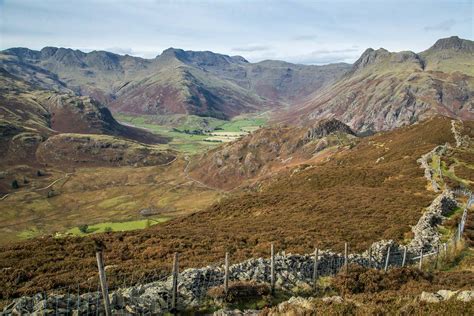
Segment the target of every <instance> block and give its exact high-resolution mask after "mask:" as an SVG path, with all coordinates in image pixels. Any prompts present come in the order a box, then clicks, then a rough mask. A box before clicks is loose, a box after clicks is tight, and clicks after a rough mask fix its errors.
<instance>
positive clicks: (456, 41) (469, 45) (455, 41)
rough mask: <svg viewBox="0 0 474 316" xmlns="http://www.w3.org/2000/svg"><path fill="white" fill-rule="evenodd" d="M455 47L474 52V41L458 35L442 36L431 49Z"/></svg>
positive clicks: (455, 48) (454, 48)
mask: <svg viewBox="0 0 474 316" xmlns="http://www.w3.org/2000/svg"><path fill="white" fill-rule="evenodd" d="M444 49H453V50H461V51H467V52H474V41H470V40H466V39H462V38H459V37H458V36H451V37H447V38H442V39H439V40H437V41H436V43H435V44H434V45H433V46H431V48H430V49H429V50H444Z"/></svg>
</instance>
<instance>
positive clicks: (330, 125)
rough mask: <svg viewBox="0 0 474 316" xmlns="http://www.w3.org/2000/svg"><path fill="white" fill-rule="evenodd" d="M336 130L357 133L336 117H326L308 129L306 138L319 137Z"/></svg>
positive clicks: (351, 133)
mask: <svg viewBox="0 0 474 316" xmlns="http://www.w3.org/2000/svg"><path fill="white" fill-rule="evenodd" d="M336 132H341V133H345V134H350V135H355V133H354V131H353V130H352V129H351V128H350V127H349V126H347V125H346V124H344V123H342V122H341V121H339V120H336V119H324V120H321V121H319V122H317V123H316V124H315V125H313V127H311V128H310V129H308V131H307V132H306V137H305V139H309V140H312V139H318V138H321V137H325V136H328V135H330V134H333V133H336Z"/></svg>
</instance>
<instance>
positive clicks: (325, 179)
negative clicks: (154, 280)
mask: <svg viewBox="0 0 474 316" xmlns="http://www.w3.org/2000/svg"><path fill="white" fill-rule="evenodd" d="M466 127H469V129H470V130H471V136H472V135H473V134H472V131H473V128H474V125H473V124H472V122H470V123H469V124H466ZM446 142H450V143H451V144H454V143H455V140H454V137H453V134H452V133H451V122H450V120H449V119H447V118H440V117H438V118H434V119H431V120H427V121H423V122H420V123H419V124H415V125H412V126H408V127H403V128H400V129H397V130H394V131H390V132H386V133H380V134H378V135H374V136H372V137H368V138H363V139H362V140H361V141H360V142H359V143H358V144H357V145H356V146H355V147H354V148H352V149H350V150H347V151H345V152H342V153H340V154H338V155H336V156H334V157H332V159H331V160H329V161H325V162H324V161H323V162H321V163H318V164H315V165H314V166H311V167H309V168H306V169H305V170H299V171H298V170H296V169H295V170H296V171H294V170H289V171H288V172H287V173H284V174H283V175H282V176H280V177H275V178H274V179H272V180H270V181H268V182H266V183H265V184H264V185H263V186H262V187H261V188H260V190H259V191H258V192H247V193H242V194H233V195H230V196H228V197H227V198H225V199H222V200H220V201H219V202H218V203H216V204H215V205H213V206H212V207H210V208H208V209H207V210H204V211H201V212H197V213H194V214H191V215H189V216H185V217H182V218H179V219H175V220H173V221H170V222H167V223H164V224H162V225H156V226H152V227H151V228H150V229H146V230H141V231H131V232H123V233H106V234H102V235H100V236H95V238H100V240H102V241H103V242H104V243H105V244H106V245H107V251H106V252H105V256H106V258H105V260H106V262H107V264H108V265H110V266H112V267H113V265H120V270H119V271H117V270H115V271H117V272H115V273H117V274H113V273H114V272H113V271H114V270H113V268H111V271H110V272H108V273H110V274H111V275H113V277H110V278H109V279H108V280H109V282H110V283H109V285H110V287H114V286H118V285H120V284H123V282H124V281H125V282H127V283H129V282H130V281H129V280H131V279H132V278H133V277H135V280H136V278H137V275H139V276H140V275H143V276H149V275H151V274H152V273H156V272H157V270H158V271H159V272H162V271H166V273H169V267H170V266H171V264H172V257H173V254H174V253H175V252H176V251H177V250H179V254H180V269H185V268H187V267H201V266H205V265H208V264H209V263H210V262H222V260H223V259H222V258H223V256H224V254H225V252H227V251H228V252H229V253H230V255H231V258H232V262H239V261H243V260H246V259H249V258H252V257H262V256H263V257H266V258H268V256H269V249H270V244H271V243H273V244H274V245H275V248H276V249H277V251H281V250H284V251H287V252H291V253H311V252H312V251H314V247H317V248H318V249H332V250H336V251H342V250H343V249H344V243H345V242H348V243H349V246H350V247H351V248H350V249H351V250H350V251H351V253H352V252H355V251H364V250H366V249H367V247H368V246H369V245H371V243H372V242H374V241H379V240H381V239H394V240H397V241H402V240H405V239H408V238H410V237H411V232H410V230H411V225H414V224H416V222H417V221H418V219H419V218H420V215H421V212H422V211H423V210H424V208H425V207H427V206H428V205H429V204H430V203H431V201H432V200H433V198H435V197H436V194H435V193H433V192H432V191H429V190H427V188H426V183H427V182H426V179H425V178H424V172H423V169H422V168H420V165H419V164H418V163H417V159H418V158H419V157H420V156H421V155H423V154H425V153H427V152H429V151H431V150H432V149H433V148H434V147H435V146H437V145H440V144H445V143H446ZM466 150H467V149H466ZM470 150H471V151H472V150H473V149H472V147H471V148H470ZM466 156H467V155H466ZM380 157H384V159H380V160H379V158H380ZM471 157H472V155H471ZM377 160H379V162H377ZM471 164H472V163H471ZM361 223H363V224H361ZM451 225H456V222H455V221H453V223H452V224H451ZM446 227H448V226H446ZM449 228H450V229H453V230H454V229H455V227H453V226H449ZM1 250H2V251H0V262H1V263H2V266H0V267H1V268H6V267H13V268H12V270H8V271H7V270H6V269H4V270H2V271H3V273H4V276H3V277H4V279H5V280H7V282H8V283H6V284H8V285H9V286H7V287H6V288H5V289H4V292H6V293H9V294H10V295H21V294H23V293H25V292H26V291H29V290H30V291H31V292H34V291H32V290H31V288H30V287H31V284H35V285H36V286H38V288H42V290H46V289H48V288H51V287H52V286H54V284H61V285H62V286H66V285H75V284H77V282H80V281H83V278H84V275H96V273H97V271H96V266H94V265H93V264H91V262H93V260H94V257H93V250H94V243H93V239H92V238H90V237H85V238H64V239H58V238H41V239H39V238H37V239H33V240H30V241H26V242H23V243H21V244H15V245H11V246H2V247H1ZM58 255H60V256H61V258H63V260H58V261H54V262H52V261H51V258H55V257H57V256H58ZM25 256H29V257H33V258H35V260H24V259H23V258H24V257H25ZM21 271H29V272H30V273H29V274H28V275H27V276H25V277H24V278H21V279H19V281H15V278H13V277H10V275H13V276H16V275H17V274H19V273H21ZM45 272H48V273H45ZM49 272H50V273H49ZM150 273H151V274H150ZM20 275H24V274H20ZM108 275H109V274H108ZM0 276H1V275H0ZM35 291H37V290H35ZM4 295H5V294H4Z"/></svg>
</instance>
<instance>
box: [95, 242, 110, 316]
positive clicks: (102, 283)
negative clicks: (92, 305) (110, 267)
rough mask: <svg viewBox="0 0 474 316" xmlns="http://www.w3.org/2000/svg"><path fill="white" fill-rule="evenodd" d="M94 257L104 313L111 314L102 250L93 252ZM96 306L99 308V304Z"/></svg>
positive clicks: (107, 315) (108, 315)
mask: <svg viewBox="0 0 474 316" xmlns="http://www.w3.org/2000/svg"><path fill="white" fill-rule="evenodd" d="M95 257H96V258H97V267H98V268H99V280H100V286H101V289H102V296H103V297H104V307H105V315H106V316H111V315H112V312H111V310H110V300H109V290H108V288H107V279H106V276H105V269H104V257H103V255H102V251H97V252H96V253H95ZM96 308H97V309H99V306H97V307H96Z"/></svg>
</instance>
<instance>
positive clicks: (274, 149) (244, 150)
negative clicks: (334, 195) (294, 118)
mask: <svg viewBox="0 0 474 316" xmlns="http://www.w3.org/2000/svg"><path fill="white" fill-rule="evenodd" d="M355 142H356V139H355V135H354V132H353V131H352V130H351V129H350V128H349V127H348V126H347V125H345V124H343V123H341V122H339V121H337V120H334V119H332V120H323V121H321V122H318V123H317V124H315V125H314V126H311V127H309V128H300V127H288V126H275V127H268V128H261V129H259V130H257V131H255V132H253V133H251V134H249V135H247V136H245V137H243V138H242V139H240V140H238V141H236V142H232V143H228V144H225V145H223V146H220V147H218V148H216V149H213V150H210V151H208V152H206V153H204V154H203V155H201V156H200V157H198V158H197V160H195V161H194V162H192V163H191V164H190V166H189V171H190V175H191V176H193V177H195V178H196V179H199V181H202V182H204V183H206V184H208V185H211V186H214V187H219V188H223V189H234V188H235V187H237V186H239V185H241V184H243V183H245V182H247V180H252V181H254V182H255V181H261V180H262V179H263V178H266V177H273V176H274V175H275V173H277V172H279V171H282V170H287V169H288V168H292V167H294V166H298V165H300V164H302V163H304V164H305V166H306V167H307V166H309V164H310V163H316V162H318V161H322V160H324V159H327V158H328V156H330V155H331V154H334V153H335V152H339V151H344V150H345V149H347V147H346V146H347V145H349V146H353V145H354V144H355Z"/></svg>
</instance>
